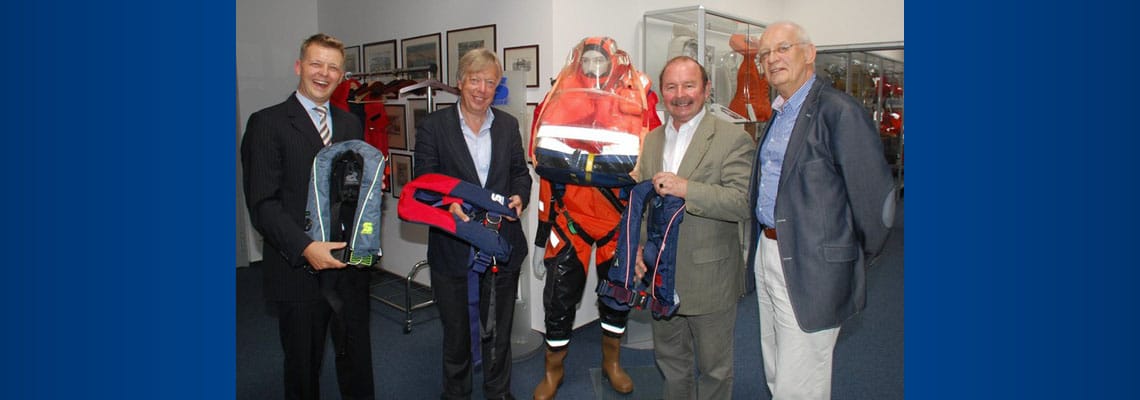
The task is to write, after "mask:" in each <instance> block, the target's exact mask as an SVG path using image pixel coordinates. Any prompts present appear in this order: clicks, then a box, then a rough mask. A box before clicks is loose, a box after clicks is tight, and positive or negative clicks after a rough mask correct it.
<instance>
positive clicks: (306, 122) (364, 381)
mask: <svg viewBox="0 0 1140 400" xmlns="http://www.w3.org/2000/svg"><path fill="white" fill-rule="evenodd" d="M293 70H294V72H295V73H296V74H297V75H298V76H299V77H300V81H299V82H298V84H297V91H296V92H294V93H293V94H291V95H290V96H289V98H287V99H285V101H284V102H282V103H281V104H278V105H275V106H272V107H269V108H266V109H264V110H261V111H258V112H256V113H253V115H250V117H249V122H247V123H246V130H245V134H244V135H243V136H242V143H241V160H242V167H243V174H244V176H243V177H244V190H245V200H246V205H247V206H248V207H249V215H250V219H251V220H252V221H253V226H254V228H256V229H257V231H258V232H260V233H261V235H262V236H264V237H265V251H264V259H263V260H262V262H261V266H262V268H263V272H262V273H263V274H264V276H265V281H264V291H265V298H266V300H268V301H270V302H272V303H273V305H274V306H275V308H276V312H277V318H278V324H279V325H278V329H279V330H280V337H281V347H282V349H283V350H284V351H285V374H284V379H285V398H287V399H318V398H320V388H319V387H318V382H319V378H320V374H321V361H322V360H323V358H324V357H323V354H324V349H325V337H326V336H325V335H326V332H327V331H329V327H330V325H331V327H332V338H333V345H334V348H335V350H336V370H337V383H338V384H339V385H338V386H339V387H340V392H341V397H342V398H344V399H372V398H373V396H374V394H373V385H372V348H371V343H370V341H369V332H368V318H369V317H368V309H369V300H368V278H369V275H368V271H367V270H363V269H358V268H345V266H346V264H345V263H342V262H340V261H339V260H337V259H336V258H334V257H333V256H332V254H331V250H335V249H340V248H344V246H345V243H344V242H318V241H313V240H312V239H310V238H309V235H307V234H306V233H305V205H306V201H307V199H308V184H309V176H310V174H311V169H312V167H313V158H314V157H316V155H317V152H319V151H320V150H321V149H322V148H324V147H325V146H326V143H325V141H324V139H323V138H322V136H321V133H320V127H321V126H322V125H324V126H326V127H327V128H328V130H329V134H330V136H331V137H329V143H332V142H341V141H345V140H350V139H361V138H362V137H363V135H364V133H363V132H364V130H363V129H361V127H360V121H359V120H358V119H357V118H356V117H354V116H353V115H352V114H349V113H347V112H344V111H341V110H340V109H339V108H336V107H331V106H330V104H329V98H330V97H331V96H332V92H333V89H335V88H336V86H337V84H338V83H340V80H341V79H342V78H343V77H344V44H343V43H341V41H340V40H337V39H336V38H334V37H332V36H328V35H325V34H316V35H313V36H312V37H310V38H308V39H307V40H305V42H304V44H302V45H301V55H300V58H299V59H297V61H296V63H295V64H294V66H293ZM322 107H323V109H322ZM322 119H323V122H324V123H325V124H322ZM305 266H308V267H309V268H305ZM310 270H312V271H319V272H317V273H313V272H310ZM322 279H328V280H331V281H333V282H336V283H335V288H334V290H333V291H332V294H322V292H321V280H322ZM329 296H336V297H339V301H337V302H336V303H338V304H342V305H340V306H339V307H338V308H339V309H334V308H333V307H332V306H331V305H330V302H329V299H328V297H329Z"/></svg>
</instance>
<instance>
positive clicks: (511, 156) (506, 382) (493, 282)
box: [414, 48, 531, 399]
mask: <svg viewBox="0 0 1140 400" xmlns="http://www.w3.org/2000/svg"><path fill="white" fill-rule="evenodd" d="M458 69H459V73H458V82H459V86H460V99H459V104H458V106H456V107H451V108H445V109H442V110H439V111H436V112H433V113H431V114H429V115H428V116H427V118H425V119H424V120H423V122H421V123H420V124H419V126H418V127H416V156H415V163H414V164H415V175H416V176H417V177H418V176H420V175H423V174H426V173H433V172H434V173H440V174H444V175H448V176H452V177H456V178H459V179H462V180H464V181H467V182H470V183H473V184H476V185H479V186H482V187H483V188H486V189H487V190H490V191H492V192H495V193H498V194H502V195H505V196H508V197H509V198H510V203H509V204H508V206H509V207H511V208H512V209H514V210H515V212H517V213H518V215H522V210H523V209H524V208H525V207H526V201H527V200H529V199H530V186H531V179H530V172H529V171H528V170H527V166H526V160H525V158H523V147H522V139H521V137H520V135H519V126H518V121H517V120H515V118H514V117H511V116H510V115H509V114H507V113H504V112H502V111H499V110H496V109H493V108H491V101H492V100H493V99H494V97H495V87H496V86H498V84H499V78H500V77H501V76H502V71H503V67H502V64H500V63H499V60H498V58H497V57H496V56H495V53H494V52H492V51H490V50H487V49H482V48H480V49H476V50H472V51H470V52H468V53H467V54H465V55H464V56H463V57H462V58H460V60H459V68H458ZM451 212H452V213H453V214H455V215H456V217H457V218H459V219H462V220H463V221H468V220H469V217H468V216H467V215H465V214H464V213H463V210H462V209H461V208H460V206H459V205H458V204H452V206H451ZM499 234H500V235H502V236H503V237H504V238H505V239H506V240H507V242H508V243H510V244H511V246H512V248H511V258H510V261H509V263H508V264H507V265H500V266H499V267H498V272H492V270H491V269H488V270H487V272H486V273H485V274H484V275H483V276H481V277H478V278H477V279H478V280H479V282H478V283H479V311H480V313H479V314H480V318H481V321H482V325H483V326H484V327H485V328H488V329H489V328H492V327H493V330H492V331H491V332H490V334H491V337H490V338H485V339H484V340H483V341H482V345H481V348H482V357H483V358H482V359H483V393H484V395H485V396H486V397H487V398H488V399H500V398H506V399H510V398H513V397H512V396H511V393H510V389H511V380H510V378H511V352H510V350H511V342H510V337H511V323H512V320H513V317H514V302H515V294H516V292H518V280H519V267H520V266H521V265H522V262H523V258H525V257H526V254H527V247H528V246H527V242H526V238H525V237H524V236H523V232H522V226H521V225H520V224H519V222H518V221H517V220H510V221H503V223H502V225H501V227H500V228H499ZM427 259H428V262H429V263H430V264H431V284H432V292H433V293H434V296H435V303H436V306H437V307H438V308H439V318H440V322H441V323H443V395H442V398H444V399H466V398H470V397H471V374H472V360H471V336H470V335H471V325H470V322H469V319H468V311H467V285H468V270H469V268H470V266H471V246H469V245H468V244H467V242H465V241H463V240H461V239H459V238H457V237H455V236H452V235H450V234H448V233H446V232H444V231H442V230H439V229H436V228H432V229H431V231H430V233H429V234H428V255H427ZM492 286H493V287H494V290H493V291H492V290H491V288H492ZM491 293H494V296H492V295H491ZM492 304H493V306H492ZM491 316H493V317H494V319H490V320H489V318H490V317H491Z"/></svg>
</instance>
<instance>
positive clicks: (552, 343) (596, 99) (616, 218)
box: [531, 37, 661, 399]
mask: <svg viewBox="0 0 1140 400" xmlns="http://www.w3.org/2000/svg"><path fill="white" fill-rule="evenodd" d="M650 84H651V82H650V81H649V79H648V77H646V76H645V75H644V74H642V73H641V72H639V71H637V70H636V69H634V68H633V67H632V65H630V62H629V57H628V56H627V55H626V54H625V52H623V51H621V50H619V49H618V48H617V45H616V43H615V42H614V41H613V39H610V38H608V37H590V38H586V39H584V40H582V42H580V43H579V44H578V45H577V46H575V48H574V49H573V50H572V52H571V55H570V58H569V60H568V62H567V65H566V66H565V67H564V68H563V70H562V72H561V73H560V74H559V76H558V81H557V83H556V84H555V85H554V88H552V89H551V92H550V93H549V94H548V95H547V98H546V100H544V101H543V104H542V105H540V106H539V107H538V109H537V110H536V112H535V114H536V117H535V119H534V121H535V122H534V126H532V127H531V131H532V137H534V138H535V139H534V140H532V145H534V144H535V143H538V138H539V130H540V129H541V128H542V127H551V126H553V127H556V128H561V127H574V128H579V129H582V131H583V132H587V134H591V135H597V136H598V139H601V140H599V141H592V140H587V139H584V138H583V137H577V138H569V137H562V138H559V139H558V140H559V142H560V143H561V144H564V145H565V146H567V147H569V148H571V149H573V150H572V151H574V152H575V154H577V153H578V152H585V153H589V154H590V156H591V157H592V156H593V155H596V154H601V155H605V154H606V149H605V143H606V142H608V140H607V138H613V137H614V136H615V135H618V136H621V135H633V138H632V140H636V142H633V143H636V144H637V147H640V141H641V137H642V136H644V135H645V133H646V132H648V131H649V130H650V129H653V128H655V127H657V126H658V125H661V122H660V120H658V119H657V114H656V113H655V112H654V108H655V106H656V97H655V96H656V95H655V94H653V92H651V91H649V90H648V88H649V87H650ZM646 96H649V97H648V98H647V97H646ZM626 139H629V138H626ZM535 146H539V145H535ZM532 151H534V147H532ZM535 159H536V160H538V161H537V164H536V170H537V171H539V173H540V175H542V179H541V181H540V186H539V200H540V201H539V211H538V217H539V228H538V233H537V234H536V235H535V245H536V246H539V249H537V251H536V252H535V254H544V256H543V257H541V258H539V257H535V258H534V259H535V265H534V269H535V276H536V277H538V278H539V279H543V277H544V276H545V285H544V290H543V306H544V308H545V314H546V317H545V322H546V345H547V349H546V359H545V369H546V374H545V376H544V378H543V380H542V381H540V382H539V384H538V386H537V387H535V390H534V398H535V399H551V398H554V396H555V394H556V393H557V391H558V386H559V385H560V384H561V383H562V378H563V371H564V370H563V361H564V360H565V359H566V355H567V349H568V347H569V344H570V335H571V331H572V330H573V324H574V317H575V311H576V309H577V305H578V303H579V302H580V301H581V300H582V293H583V291H584V289H585V286H586V278H587V275H586V274H587V273H588V270H589V266H590V255H591V253H595V260H596V262H597V267H596V271H595V272H596V273H597V274H599V275H600V276H602V277H605V276H607V274H608V273H609V269H610V266H611V265H612V264H613V260H614V250H615V248H616V246H617V240H616V239H617V238H616V237H615V236H616V229H617V226H618V223H619V222H620V220H621V213H622V211H623V210H624V209H625V206H626V200H624V199H621V198H620V197H621V196H620V191H621V189H620V188H617V187H614V186H620V185H624V184H625V182H624V181H623V182H618V181H617V180H616V179H613V177H607V176H603V175H604V174H599V173H595V174H593V175H591V174H590V173H589V172H586V173H585V174H584V175H582V174H581V171H566V170H559V169H557V168H553V169H552V168H541V167H543V165H542V160H543V159H542V158H535ZM635 159H636V154H635V155H634V156H633V157H632V158H631V159H629V160H625V161H623V162H622V163H621V164H622V165H625V163H627V162H628V164H629V166H628V167H626V169H625V170H624V171H622V173H621V174H620V175H624V178H626V179H628V172H629V169H630V167H632V166H633V162H632V161H633V160H635ZM590 160H594V158H590ZM547 167H548V166H547ZM571 168H572V167H571ZM587 171H588V170H587ZM591 176H592V177H593V178H591ZM629 182H630V183H632V180H630V181H629ZM575 183H579V184H575ZM603 186H605V187H603ZM542 247H545V250H542V249H541V248H542ZM598 307H599V311H600V312H599V314H600V316H601V325H602V335H603V336H602V374H603V375H604V376H605V377H606V378H607V379H609V381H610V385H611V387H613V389H614V390H616V391H618V392H620V393H630V392H632V391H633V381H632V380H631V379H630V378H629V375H628V374H626V372H625V371H624V370H623V369H622V368H621V365H620V362H619V359H620V349H621V337H622V335H623V334H624V333H625V327H626V321H627V320H628V317H629V311H628V310H626V311H617V310H614V309H611V308H609V307H607V306H605V305H604V304H601V303H599V304H598Z"/></svg>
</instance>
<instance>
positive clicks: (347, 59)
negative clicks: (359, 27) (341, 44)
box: [344, 46, 360, 74]
mask: <svg viewBox="0 0 1140 400" xmlns="http://www.w3.org/2000/svg"><path fill="white" fill-rule="evenodd" d="M344 72H351V73H354V74H357V73H360V46H349V47H345V48H344Z"/></svg>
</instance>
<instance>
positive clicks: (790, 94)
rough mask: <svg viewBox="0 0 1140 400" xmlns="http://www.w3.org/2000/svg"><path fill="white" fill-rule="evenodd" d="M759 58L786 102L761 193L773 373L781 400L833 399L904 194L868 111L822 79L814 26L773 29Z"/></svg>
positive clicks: (761, 162)
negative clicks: (843, 348)
mask: <svg viewBox="0 0 1140 400" xmlns="http://www.w3.org/2000/svg"><path fill="white" fill-rule="evenodd" d="M757 58H758V60H759V61H760V65H761V66H762V67H763V68H764V73H765V75H766V77H767V78H768V82H770V83H771V84H772V86H773V87H775V88H776V91H777V93H778V94H779V96H778V97H776V100H775V101H774V102H773V103H772V109H773V111H774V113H773V114H774V117H773V118H772V120H771V122H770V123H769V125H768V129H767V132H765V134H764V135H763V136H762V137H761V139H760V142H761V146H760V150H759V151H757V160H756V162H755V163H754V164H755V165H754V167H753V170H752V183H751V189H750V191H749V192H750V194H751V196H750V201H751V206H752V210H753V213H754V214H755V216H756V222H755V223H754V224H753V226H752V238H753V239H754V240H755V241H754V242H752V243H753V244H752V245H751V251H750V252H749V253H748V254H750V255H751V257H750V261H749V262H750V263H752V264H753V265H754V267H755V274H756V293H757V297H758V300H759V303H760V344H761V347H760V348H761V352H762V354H763V356H764V374H765V376H766V377H767V385H768V389H769V390H770V391H771V392H772V397H773V398H775V399H793V398H794V399H828V398H830V396H831V368H832V355H833V353H834V350H835V342H836V339H837V338H838V337H839V328H840V324H842V323H843V321H845V320H846V319H847V318H850V317H851V316H852V315H854V314H855V313H857V312H859V311H860V310H862V309H863V307H864V306H865V304H866V281H865V269H866V267H867V260H869V259H871V258H872V256H873V255H875V254H877V253H878V252H879V250H881V249H882V247H883V243H884V242H885V241H886V237H887V233H888V231H889V230H890V227H891V225H892V223H893V221H892V219H893V217H894V199H895V194H894V188H895V185H894V181H893V180H892V178H891V174H890V171H889V170H888V168H887V164H886V159H885V158H883V148H882V144H881V142H880V141H879V135H878V131H877V130H876V129H875V126H874V124H872V122H871V119H870V117H869V115H868V112H867V111H866V110H864V109H863V107H862V106H861V105H860V104H859V103H858V102H857V101H855V99H854V98H852V97H851V96H849V95H847V94H845V93H843V92H840V91H838V90H836V89H834V88H832V87H831V85H830V84H829V83H828V82H826V81H825V80H824V79H817V77H816V76H815V65H814V63H815V46H814V45H813V44H812V43H811V39H810V38H808V36H807V33H806V32H805V31H804V29H803V28H802V27H800V26H799V25H796V24H794V23H790V22H780V23H775V24H772V25H769V26H768V27H767V29H765V30H764V33H763V35H761V37H760V51H759V53H758V55H757Z"/></svg>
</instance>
